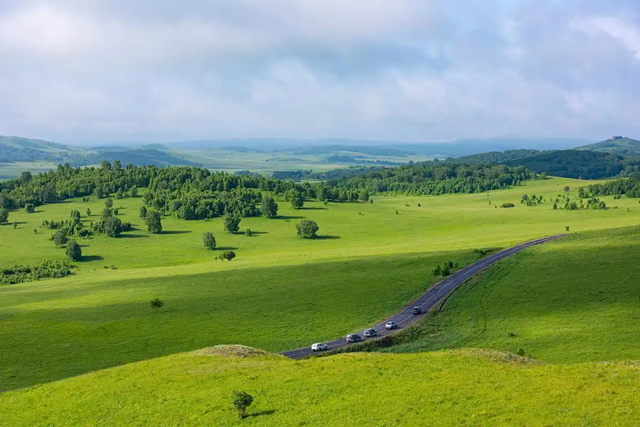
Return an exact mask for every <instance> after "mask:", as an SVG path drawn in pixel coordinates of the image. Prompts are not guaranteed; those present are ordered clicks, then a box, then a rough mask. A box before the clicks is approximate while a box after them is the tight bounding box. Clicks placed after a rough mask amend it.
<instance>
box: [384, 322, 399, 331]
mask: <svg viewBox="0 0 640 427" xmlns="http://www.w3.org/2000/svg"><path fill="white" fill-rule="evenodd" d="M384 327H385V329H398V323H397V322H394V321H393V320H390V321H388V322H387V323H385V324H384Z"/></svg>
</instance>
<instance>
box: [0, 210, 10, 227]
mask: <svg viewBox="0 0 640 427" xmlns="http://www.w3.org/2000/svg"><path fill="white" fill-rule="evenodd" d="M8 220H9V211H8V210H6V209H5V208H0V224H4V223H5V222H7V221H8Z"/></svg>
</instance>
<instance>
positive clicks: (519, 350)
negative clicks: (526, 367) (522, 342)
mask: <svg viewBox="0 0 640 427" xmlns="http://www.w3.org/2000/svg"><path fill="white" fill-rule="evenodd" d="M516 354H517V355H518V356H524V348H519V349H518V351H517V352H516Z"/></svg>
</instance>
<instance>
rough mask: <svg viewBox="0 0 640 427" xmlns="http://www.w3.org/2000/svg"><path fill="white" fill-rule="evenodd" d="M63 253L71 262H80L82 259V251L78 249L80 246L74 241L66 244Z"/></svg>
mask: <svg viewBox="0 0 640 427" xmlns="http://www.w3.org/2000/svg"><path fill="white" fill-rule="evenodd" d="M65 253H66V254H67V256H68V257H69V258H71V260H72V261H80V259H81V258H82V249H81V248H80V245H79V244H77V243H76V242H74V241H71V242H67V248H66V249H65Z"/></svg>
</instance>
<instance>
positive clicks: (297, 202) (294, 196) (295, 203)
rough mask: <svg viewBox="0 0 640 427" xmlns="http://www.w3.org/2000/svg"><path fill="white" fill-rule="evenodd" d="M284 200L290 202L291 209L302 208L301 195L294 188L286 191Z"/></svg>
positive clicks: (302, 200) (302, 198)
mask: <svg viewBox="0 0 640 427" xmlns="http://www.w3.org/2000/svg"><path fill="white" fill-rule="evenodd" d="M286 198H287V200H289V201H290V202H291V207H292V208H293V209H300V208H301V207H303V206H304V197H303V196H302V193H301V192H299V191H298V190H296V189H295V188H294V189H292V190H289V191H287V194H286Z"/></svg>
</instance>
